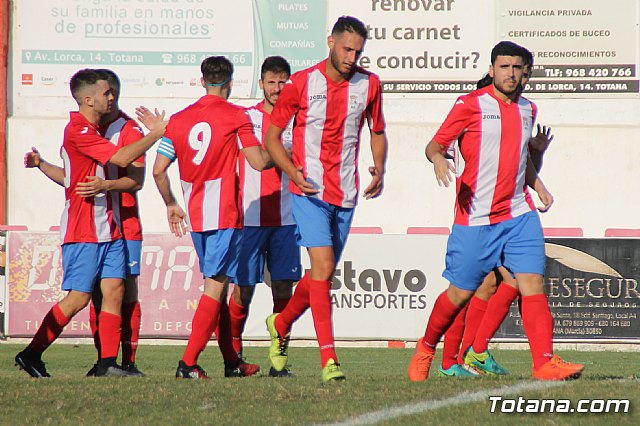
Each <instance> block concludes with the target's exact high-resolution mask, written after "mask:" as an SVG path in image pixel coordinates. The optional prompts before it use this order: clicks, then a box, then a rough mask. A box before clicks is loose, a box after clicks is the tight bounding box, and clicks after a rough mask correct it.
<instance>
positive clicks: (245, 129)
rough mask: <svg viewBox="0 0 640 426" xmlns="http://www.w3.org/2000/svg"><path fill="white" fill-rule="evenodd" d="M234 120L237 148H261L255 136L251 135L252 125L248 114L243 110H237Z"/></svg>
mask: <svg viewBox="0 0 640 426" xmlns="http://www.w3.org/2000/svg"><path fill="white" fill-rule="evenodd" d="M236 120H237V121H238V148H239V149H244V148H250V147H252V146H261V144H260V141H258V139H257V138H256V135H255V134H254V133H253V125H252V124H251V119H250V118H249V113H248V112H247V111H246V110H244V109H241V110H239V111H238V113H237V115H236Z"/></svg>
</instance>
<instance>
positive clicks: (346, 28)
mask: <svg viewBox="0 0 640 426" xmlns="http://www.w3.org/2000/svg"><path fill="white" fill-rule="evenodd" d="M345 32H350V33H355V34H358V35H359V36H360V37H362V38H363V39H365V40H366V39H367V35H368V32H367V28H366V27H365V26H364V24H363V23H362V21H361V20H359V19H358V18H354V17H353V16H341V17H340V18H338V20H337V21H336V23H335V24H334V25H333V29H332V30H331V35H332V36H334V37H339V36H340V35H342V34H343V33H345Z"/></svg>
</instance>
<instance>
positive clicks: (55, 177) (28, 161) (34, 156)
mask: <svg viewBox="0 0 640 426" xmlns="http://www.w3.org/2000/svg"><path fill="white" fill-rule="evenodd" d="M24 166H25V167H26V168H28V169H31V168H38V169H40V171H41V172H42V173H43V174H44V175H45V176H46V177H48V178H49V179H51V180H52V181H54V182H55V183H57V184H58V185H60V186H64V169H63V168H62V167H58V166H56V165H54V164H51V163H48V162H47V161H45V160H44V158H42V156H41V155H40V152H39V151H38V150H37V149H36V147H31V151H29V152H27V153H26V154H24Z"/></svg>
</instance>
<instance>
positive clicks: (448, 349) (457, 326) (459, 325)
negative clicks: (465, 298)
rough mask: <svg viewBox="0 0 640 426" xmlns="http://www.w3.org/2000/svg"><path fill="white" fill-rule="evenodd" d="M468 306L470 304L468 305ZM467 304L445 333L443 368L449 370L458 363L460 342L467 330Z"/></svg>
mask: <svg viewBox="0 0 640 426" xmlns="http://www.w3.org/2000/svg"><path fill="white" fill-rule="evenodd" d="M467 306H468V305H467ZM467 306H465V307H464V308H462V309H460V312H458V315H456V319H455V320H454V321H453V323H452V324H451V326H450V327H449V329H447V331H446V333H444V347H443V349H442V368H443V369H444V370H447V369H449V368H451V367H452V366H453V365H454V364H456V363H458V352H460V342H462V335H463V333H464V331H465V328H464V325H465V317H466V314H467Z"/></svg>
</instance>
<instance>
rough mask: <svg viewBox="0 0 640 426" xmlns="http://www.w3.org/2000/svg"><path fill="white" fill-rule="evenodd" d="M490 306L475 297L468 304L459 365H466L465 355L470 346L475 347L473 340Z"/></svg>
mask: <svg viewBox="0 0 640 426" xmlns="http://www.w3.org/2000/svg"><path fill="white" fill-rule="evenodd" d="M488 304H489V302H485V301H484V300H482V299H480V298H478V297H475V296H473V297H472V298H471V301H470V302H469V304H467V317H466V318H465V321H464V334H463V336H462V344H461V345H460V353H459V354H458V364H464V353H465V351H466V350H467V349H468V348H469V346H471V345H473V339H474V338H475V337H476V332H477V331H478V327H480V324H481V323H482V321H483V318H484V313H485V312H487V305H488ZM445 339H446V335H445ZM445 342H446V340H445Z"/></svg>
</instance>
